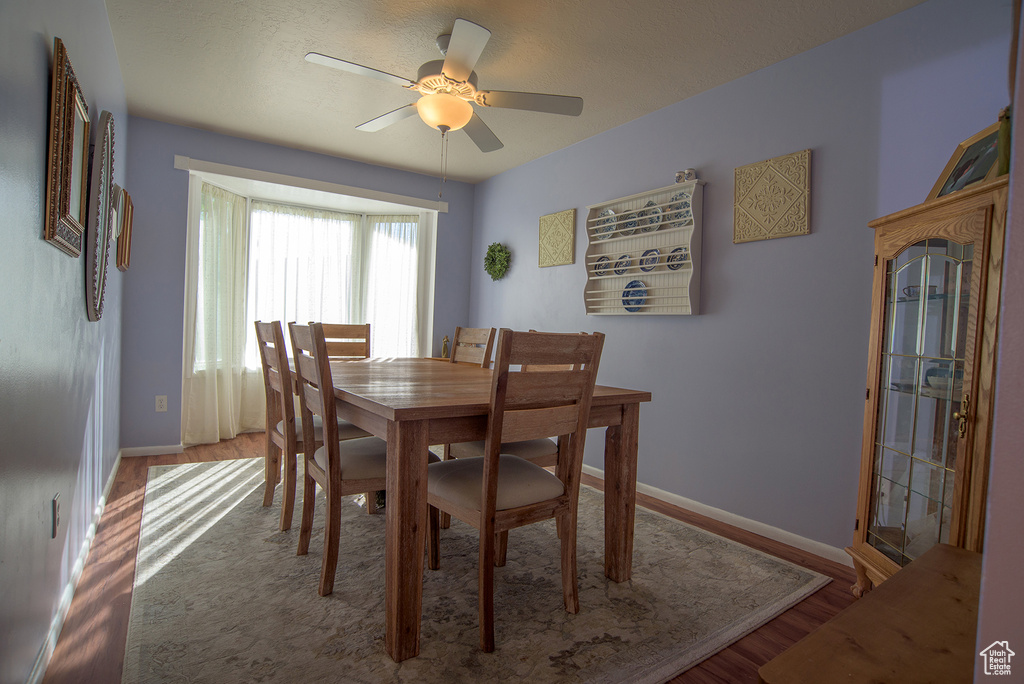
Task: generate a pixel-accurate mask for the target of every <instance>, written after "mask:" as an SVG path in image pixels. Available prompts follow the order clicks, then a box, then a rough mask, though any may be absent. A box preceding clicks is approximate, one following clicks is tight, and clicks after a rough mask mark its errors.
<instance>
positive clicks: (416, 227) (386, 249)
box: [366, 216, 422, 356]
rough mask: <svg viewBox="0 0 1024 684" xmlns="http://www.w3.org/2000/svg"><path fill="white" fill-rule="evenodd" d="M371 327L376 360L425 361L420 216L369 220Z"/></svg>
mask: <svg viewBox="0 0 1024 684" xmlns="http://www.w3.org/2000/svg"><path fill="white" fill-rule="evenodd" d="M367 223H368V224H369V231H368V240H369V254H368V257H369V258H368V260H367V263H368V268H367V273H366V322H367V323H369V324H370V331H371V334H372V336H373V342H372V346H371V349H372V350H373V355H374V356H420V348H421V347H420V339H419V334H418V333H419V330H420V327H421V326H420V293H421V290H422V287H421V284H420V278H419V272H420V250H421V242H422V240H421V235H420V233H421V227H420V222H419V217H418V216H368V217H367Z"/></svg>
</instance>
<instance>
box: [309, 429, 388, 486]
mask: <svg viewBox="0 0 1024 684" xmlns="http://www.w3.org/2000/svg"><path fill="white" fill-rule="evenodd" d="M338 451H339V453H340V454H341V479H343V480H369V479H371V478H375V477H384V475H385V473H386V472H387V468H386V466H387V462H388V443H387V442H385V441H384V440H383V439H377V438H376V437H362V438H359V439H346V440H342V441H340V442H338ZM313 460H314V461H316V464H317V465H318V466H320V467H321V468H323V469H324V470H325V471H326V470H327V448H326V447H320V448H319V449H317V450H316V452H315V453H314V454H313Z"/></svg>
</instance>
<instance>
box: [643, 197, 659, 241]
mask: <svg viewBox="0 0 1024 684" xmlns="http://www.w3.org/2000/svg"><path fill="white" fill-rule="evenodd" d="M659 226H661V207H659V206H658V205H657V204H656V203H655V202H654V200H647V204H645V205H644V208H643V209H641V210H640V230H641V231H643V232H644V233H652V232H654V231H656V230H658V227H659Z"/></svg>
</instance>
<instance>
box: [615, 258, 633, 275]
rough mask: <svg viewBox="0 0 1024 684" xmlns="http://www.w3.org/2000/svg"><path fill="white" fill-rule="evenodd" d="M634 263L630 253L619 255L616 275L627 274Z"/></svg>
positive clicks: (616, 263)
mask: <svg viewBox="0 0 1024 684" xmlns="http://www.w3.org/2000/svg"><path fill="white" fill-rule="evenodd" d="M632 265H633V260H632V259H630V258H629V255H628V254H623V255H622V256H620V257H619V260H618V261H616V262H615V275H625V273H626V271H628V270H629V267H630V266H632Z"/></svg>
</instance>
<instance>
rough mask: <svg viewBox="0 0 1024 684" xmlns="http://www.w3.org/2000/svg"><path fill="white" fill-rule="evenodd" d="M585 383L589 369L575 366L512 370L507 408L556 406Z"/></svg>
mask: <svg viewBox="0 0 1024 684" xmlns="http://www.w3.org/2000/svg"><path fill="white" fill-rule="evenodd" d="M586 384H587V373H582V372H578V371H574V370H572V368H570V369H568V370H550V371H538V370H530V371H528V372H520V373H509V377H508V390H507V391H506V397H505V409H506V410H509V409H512V408H528V407H540V406H554V405H557V404H562V403H566V402H568V401H574V400H576V399H577V398H578V397H579V396H580V392H581V391H582V390H583V389H584V387H585V386H586ZM505 441H506V442H507V441H508V440H507V439H506V440H505Z"/></svg>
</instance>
